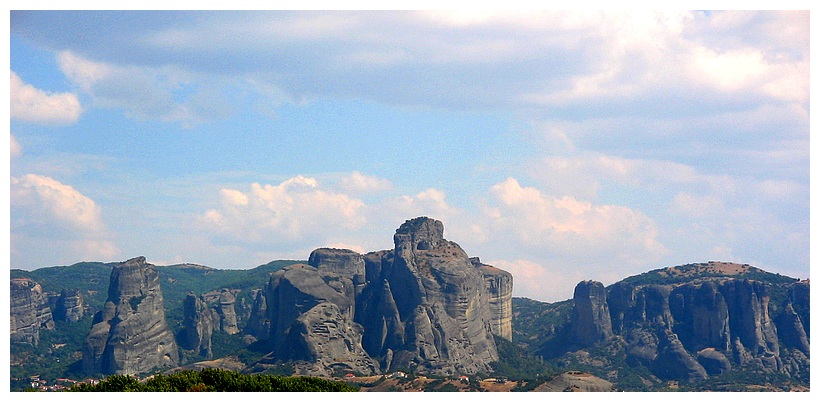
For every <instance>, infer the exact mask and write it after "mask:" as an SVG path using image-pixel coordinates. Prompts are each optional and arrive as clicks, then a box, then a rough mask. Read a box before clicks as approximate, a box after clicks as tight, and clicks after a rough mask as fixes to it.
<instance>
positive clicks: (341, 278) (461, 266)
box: [251, 218, 512, 374]
mask: <svg viewBox="0 0 820 402" xmlns="http://www.w3.org/2000/svg"><path fill="white" fill-rule="evenodd" d="M443 233H444V225H443V224H442V223H441V222H439V221H436V220H433V219H429V218H417V219H413V220H410V221H407V222H405V224H403V225H402V226H401V227H400V228H399V229H398V230H397V231H396V234H395V236H394V245H395V247H394V249H393V250H387V251H380V252H375V253H369V254H367V255H361V254H358V253H355V252H353V251H350V250H336V249H318V250H316V251H314V252H313V253H312V254H311V256H310V259H309V261H308V262H309V264H307V265H304V264H297V265H293V266H290V267H287V268H285V269H283V270H281V271H279V272H277V273H275V274H274V275H273V276H272V277H271V280H270V282H269V284H268V287H267V289H266V294H265V300H266V301H267V305H266V316H267V319H268V322H269V323H270V335H269V337H270V339H271V340H272V344H273V353H272V355H273V356H274V357H275V358H278V359H280V360H290V361H299V362H301V363H299V365H297V366H298V367H301V370H302V372H305V373H314V374H315V373H321V372H329V371H332V370H342V371H345V370H348V371H355V372H360V373H363V374H369V373H378V372H381V371H384V370H396V369H413V370H415V371H416V372H428V373H440V374H455V373H467V374H470V373H477V372H489V371H490V367H489V363H490V362H493V361H495V360H497V359H498V355H497V352H496V348H495V342H494V340H493V337H492V335H493V334H494V333H495V334H497V335H499V336H503V337H508V338H509V337H511V334H512V326H511V322H512V299H511V296H512V277H511V276H510V275H509V274H508V273H506V272H504V271H502V270H499V269H497V268H494V267H491V266H488V265H484V264H480V263H479V262H478V261H477V260H474V261H471V260H470V258H469V257H468V256H467V254H466V253H465V252H464V251H463V250H462V249H461V247H459V246H458V244H456V243H453V242H450V241H447V240H445V239H444V237H443ZM251 315H252V316H256V315H258V312H256V311H254V312H252V313H251ZM322 317H324V318H322ZM319 351H321V353H319Z"/></svg>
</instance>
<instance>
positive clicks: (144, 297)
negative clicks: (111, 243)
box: [83, 257, 179, 374]
mask: <svg viewBox="0 0 820 402" xmlns="http://www.w3.org/2000/svg"><path fill="white" fill-rule="evenodd" d="M178 362H179V355H178V351H177V344H176V340H175V337H174V334H173V333H172V332H171V331H170V329H169V328H168V325H167V323H166V321H165V308H164V306H163V299H162V291H161V290H160V282H159V275H157V271H156V270H155V269H154V266H153V265H151V264H148V263H146V262H145V257H137V258H133V259H131V260H128V261H125V262H122V263H119V264H116V265H114V267H113V269H112V271H111V279H110V282H109V286H108V299H107V300H106V302H105V305H104V307H103V309H102V310H101V311H99V312H98V313H97V314H95V316H94V321H93V326H92V328H91V331H90V332H89V334H88V337H86V341H85V347H84V349H83V368H84V370H85V371H86V372H87V373H102V374H138V373H144V372H148V371H151V370H153V369H155V368H157V367H175V366H176V365H177V364H178Z"/></svg>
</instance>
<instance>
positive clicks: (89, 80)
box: [57, 51, 233, 127]
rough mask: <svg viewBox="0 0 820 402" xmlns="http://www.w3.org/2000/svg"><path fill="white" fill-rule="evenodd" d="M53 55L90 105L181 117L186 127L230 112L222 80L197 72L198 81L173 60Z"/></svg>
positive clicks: (158, 116)
mask: <svg viewBox="0 0 820 402" xmlns="http://www.w3.org/2000/svg"><path fill="white" fill-rule="evenodd" d="M57 61H58V63H59V66H60V69H61V70H62V72H63V74H65V75H66V77H67V78H68V79H69V80H70V81H71V82H72V83H73V84H74V85H76V86H77V87H78V88H79V89H81V90H82V91H84V92H85V93H87V94H89V95H90V96H91V97H92V99H93V101H94V103H93V106H95V107H101V108H120V109H123V110H124V112H125V113H126V115H128V116H129V117H131V118H134V119H139V120H148V119H155V120H160V121H165V122H180V123H181V124H182V125H183V126H186V127H190V126H193V125H196V124H200V123H203V122H205V121H209V120H213V119H218V118H223V117H226V116H227V115H229V114H230V113H232V112H233V108H232V106H230V103H229V102H228V101H226V100H225V99H224V96H223V95H221V93H220V92H219V90H218V89H217V88H215V87H218V86H219V85H220V81H219V80H218V79H216V78H211V79H209V80H203V79H202V77H200V79H199V80H198V81H196V80H195V78H194V77H193V76H192V75H191V74H190V73H188V72H185V71H184V70H181V69H179V68H177V67H175V66H161V67H156V68H151V67H143V66H133V65H116V64H112V63H105V62H98V61H92V60H89V59H86V58H83V57H81V56H78V55H76V54H74V53H72V52H70V51H62V52H60V53H58V55H57ZM195 81H196V82H195ZM205 82H207V83H208V85H205V84H204V83H205Z"/></svg>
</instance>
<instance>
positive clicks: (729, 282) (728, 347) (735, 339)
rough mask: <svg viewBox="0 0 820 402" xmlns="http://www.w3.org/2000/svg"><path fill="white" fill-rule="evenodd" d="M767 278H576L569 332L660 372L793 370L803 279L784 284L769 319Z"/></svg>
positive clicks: (803, 365) (800, 361) (672, 376)
mask: <svg viewBox="0 0 820 402" xmlns="http://www.w3.org/2000/svg"><path fill="white" fill-rule="evenodd" d="M771 286H772V285H770V284H768V283H764V282H760V281H756V280H749V279H740V278H731V277H728V276H727V277H714V278H697V279H693V280H691V281H680V282H679V283H674V284H668V285H662V284H641V285H631V284H629V283H627V282H619V283H616V284H614V285H612V286H610V287H609V288H608V289H606V290H605V289H604V287H603V285H602V284H600V283H598V282H592V281H586V282H582V283H580V284H578V286H577V287H576V293H575V299H574V301H575V310H574V315H573V322H572V335H573V340H574V341H575V342H577V343H579V344H581V345H583V346H591V345H596V344H597V345H601V344H604V343H606V342H607V341H608V340H611V341H613V342H614V343H611V344H618V342H621V344H622V345H623V348H624V351H625V352H626V355H627V361H628V362H631V363H632V364H642V365H644V366H646V367H648V368H650V370H651V371H652V372H653V374H655V375H656V376H658V377H659V378H661V379H669V380H684V381H697V380H702V379H705V378H707V377H708V376H710V375H717V374H720V373H723V372H726V371H728V370H730V369H732V368H733V367H746V368H753V369H756V370H762V371H764V372H771V373H784V374H788V375H798V374H800V373H799V372H800V371H801V370H803V369H807V368H808V356H809V338H808V335H807V334H808V332H807V330H806V327H805V326H804V324H803V320H802V317H801V316H800V314H798V313H797V310H802V311H805V312H807V311H808V300H807V299H805V298H804V297H803V295H804V289H805V288H808V284H807V283H794V284H793V285H791V287H790V288H789V289H790V290H789V297H788V298H787V301H786V304H785V305H784V306H778V307H777V308H778V309H780V310H781V312H780V313H779V315H778V320H776V321H775V320H773V319H772V318H771V316H770V315H771V311H772V308H773V306H771V305H770V302H771V296H770V292H771ZM795 306H797V307H795ZM607 309H608V311H606V310H607ZM781 345H783V346H785V347H786V350H783V348H781Z"/></svg>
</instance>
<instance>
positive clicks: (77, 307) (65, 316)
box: [53, 289, 87, 322]
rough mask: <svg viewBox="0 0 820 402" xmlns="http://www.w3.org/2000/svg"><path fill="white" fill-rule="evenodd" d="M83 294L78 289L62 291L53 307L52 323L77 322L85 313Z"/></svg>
mask: <svg viewBox="0 0 820 402" xmlns="http://www.w3.org/2000/svg"><path fill="white" fill-rule="evenodd" d="M86 310H87V306H86V305H85V302H84V301H83V294H82V293H81V292H80V291H79V290H78V289H63V290H62V292H60V296H59V297H58V298H57V300H56V302H55V306H54V312H53V316H54V321H60V322H77V321H80V320H81V319H82V318H83V317H84V316H85V313H86Z"/></svg>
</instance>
